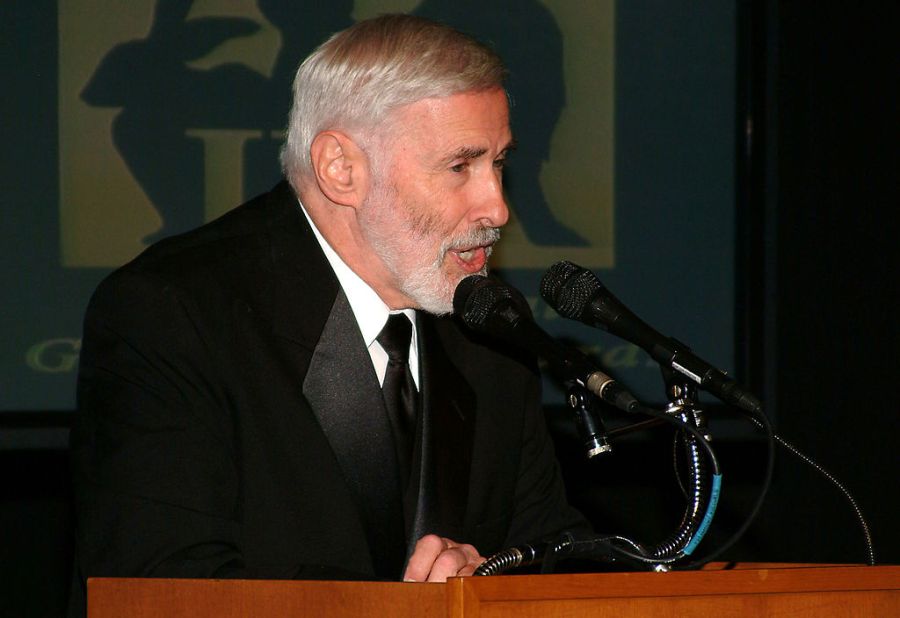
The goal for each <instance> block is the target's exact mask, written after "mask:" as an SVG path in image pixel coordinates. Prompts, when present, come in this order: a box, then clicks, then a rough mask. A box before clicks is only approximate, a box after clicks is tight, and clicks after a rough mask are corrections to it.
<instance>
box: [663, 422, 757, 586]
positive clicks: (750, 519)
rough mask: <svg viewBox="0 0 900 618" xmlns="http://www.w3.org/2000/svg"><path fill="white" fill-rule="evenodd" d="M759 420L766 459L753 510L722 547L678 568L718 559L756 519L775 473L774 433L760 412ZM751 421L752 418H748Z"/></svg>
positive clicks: (692, 566)
mask: <svg viewBox="0 0 900 618" xmlns="http://www.w3.org/2000/svg"><path fill="white" fill-rule="evenodd" d="M757 416H758V417H759V420H758V421H757V426H758V427H760V428H761V429H763V431H765V432H766V445H767V447H768V449H767V457H766V472H765V476H764V477H763V484H762V488H761V489H760V491H759V495H758V496H757V498H756V502H755V503H754V504H753V508H752V509H751V510H750V514H749V515H748V516H747V518H746V519H745V520H744V523H743V524H741V527H740V528H738V530H737V532H735V533H734V534H733V535H732V536H731V538H729V539H728V540H727V541H725V542H724V543H723V544H722V545H720V546H719V547H718V548H717V549H716V550H714V551H712V552H710V553H709V554H707V555H706V556H703V557H702V558H700V559H698V560H694V561H693V562H689V563H687V564H684V565H680V566H679V568H683V569H696V568H698V567H701V566H703V565H704V564H706V563H707V562H710V561H711V560H713V559H714V558H716V557H718V556H719V555H721V554H722V552H724V551H725V550H727V549H728V548H729V547H731V546H732V545H734V544H735V543H736V542H737V540H738V539H739V538H741V537H742V536H743V535H744V533H745V532H746V531H747V528H749V527H750V524H751V523H753V520H754V519H755V518H756V515H757V514H758V513H759V509H760V508H761V507H762V504H763V501H764V500H765V498H766V494H768V493H769V488H770V487H771V486H772V474H773V472H774V471H775V432H774V431H772V424H771V423H770V422H769V419H768V418H767V417H766V415H765V414H764V413H763V412H762V411H760V412H759V413H758V415H757ZM750 418H751V420H753V417H750Z"/></svg>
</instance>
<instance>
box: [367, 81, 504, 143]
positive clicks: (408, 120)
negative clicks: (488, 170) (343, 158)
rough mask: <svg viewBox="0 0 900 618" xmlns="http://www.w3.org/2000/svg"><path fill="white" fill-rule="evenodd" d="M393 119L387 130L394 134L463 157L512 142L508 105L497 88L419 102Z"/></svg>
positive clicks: (397, 112)
mask: <svg viewBox="0 0 900 618" xmlns="http://www.w3.org/2000/svg"><path fill="white" fill-rule="evenodd" d="M393 119H394V122H391V123H390V125H392V126H391V128H390V129H388V131H390V132H393V133H394V135H397V136H404V135H405V136H407V137H411V138H414V139H417V140H425V141H426V142H427V143H428V144H429V145H431V146H432V147H433V148H436V149H443V150H460V151H461V152H460V153H459V155H460V156H461V157H463V158H472V157H473V156H480V155H481V154H484V152H485V151H486V150H487V149H488V148H490V149H495V148H496V149H498V150H503V149H506V148H507V146H508V145H509V142H511V141H512V133H511V129H510V125H509V104H508V102H507V99H506V93H505V92H504V91H503V90H502V89H499V88H497V89H492V90H479V91H468V92H461V93H455V94H452V95H448V96H445V97H429V98H425V99H420V100H418V101H415V102H413V103H409V104H407V105H404V106H402V107H400V108H398V109H397V110H395V112H394V114H393ZM385 128H386V129H387V127H385ZM423 133H424V134H423ZM472 140H474V141H472ZM479 149H481V150H482V152H477V153H475V151H476V150H479ZM473 153H474V154H473Z"/></svg>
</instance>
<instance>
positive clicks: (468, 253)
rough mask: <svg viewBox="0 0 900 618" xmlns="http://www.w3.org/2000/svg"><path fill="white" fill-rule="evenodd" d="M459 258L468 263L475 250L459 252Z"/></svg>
mask: <svg viewBox="0 0 900 618" xmlns="http://www.w3.org/2000/svg"><path fill="white" fill-rule="evenodd" d="M459 257H460V258H462V259H463V260H465V261H466V262H468V261H469V260H471V259H472V258H473V257H475V249H469V250H468V251H460V252H459Z"/></svg>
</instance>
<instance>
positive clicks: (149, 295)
mask: <svg viewBox="0 0 900 618" xmlns="http://www.w3.org/2000/svg"><path fill="white" fill-rule="evenodd" d="M316 251H318V253H319V254H321V250H319V249H318V245H317V244H316V243H315V239H314V237H313V236H312V232H311V230H310V229H309V226H308V225H307V224H306V221H305V219H304V217H303V215H302V213H301V212H300V211H299V207H298V204H297V200H296V198H295V197H294V194H293V191H292V189H291V188H290V186H288V185H287V183H281V184H279V185H278V186H276V187H275V188H274V189H273V190H272V191H269V192H268V193H265V194H262V195H260V196H258V197H256V198H254V199H252V200H250V201H249V202H246V203H244V204H242V205H240V206H238V207H236V208H235V209H233V210H232V211H230V212H228V213H226V214H225V215H223V216H222V217H220V218H218V219H216V220H215V221H212V222H210V223H207V224H206V225H203V226H201V227H199V228H197V229H194V230H191V231H189V232H186V233H184V234H180V235H178V236H172V237H170V238H166V239H163V240H161V241H159V242H157V243H156V244H154V245H152V246H151V247H149V248H147V249H146V250H145V251H144V252H143V253H141V254H140V255H139V256H137V257H136V258H135V259H133V260H132V261H131V262H129V263H127V264H125V265H123V266H121V267H120V268H118V269H117V270H115V271H114V272H113V273H111V274H110V275H109V276H108V277H106V278H105V279H104V281H103V282H101V284H100V285H99V286H98V288H97V290H96V291H95V293H94V296H93V298H92V302H91V308H92V309H94V310H98V309H99V308H100V307H101V306H103V307H107V306H109V307H107V309H106V311H115V310H120V311H121V305H122V303H130V304H132V305H133V304H135V303H139V302H142V301H146V300H148V299H150V300H152V299H160V298H163V297H165V298H169V299H172V300H173V301H176V302H178V303H184V302H187V303H188V304H191V305H194V306H197V307H198V308H199V309H200V310H201V312H202V313H203V314H204V315H206V314H211V313H215V312H216V311H221V310H222V308H224V307H229V306H233V305H235V303H238V304H241V305H243V306H251V307H258V308H264V307H266V306H267V305H269V304H271V303H270V302H269V300H270V299H271V298H272V297H273V294H274V293H275V292H274V290H275V289H276V288H277V287H279V286H281V285H284V286H294V287H302V288H303V289H304V290H306V291H307V292H309V293H312V292H314V291H315V290H316V289H318V287H320V286H319V283H320V282H321V281H323V280H324V278H323V275H322V274H321V273H322V272H323V268H322V266H321V265H322V264H323V263H324V264H326V266H325V268H327V263H325V262H324V259H325V258H324V256H321V255H319V257H316Z"/></svg>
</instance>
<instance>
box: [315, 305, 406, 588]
mask: <svg viewBox="0 0 900 618" xmlns="http://www.w3.org/2000/svg"><path fill="white" fill-rule="evenodd" d="M303 393H304V395H305V396H306V398H307V400H308V401H309V403H310V405H311V407H312V411H313V414H315V416H316V418H317V419H318V421H319V425H320V426H321V427H322V431H324V432H325V435H326V436H327V437H328V442H329V443H330V444H331V448H332V450H333V451H334V454H335V457H336V458H337V460H338V464H339V465H340V467H341V471H342V472H343V474H344V478H345V479H346V480H347V484H348V485H349V487H350V489H351V491H352V493H353V495H354V497H355V498H356V503H357V507H358V508H359V511H360V513H361V514H362V517H363V520H364V522H365V529H366V533H367V537H368V542H369V548H370V550H371V553H372V556H373V559H374V564H373V566H374V568H375V572H376V573H377V574H378V575H381V576H382V577H388V578H392V579H395V578H397V577H399V576H400V573H399V571H400V569H401V567H402V562H403V558H404V554H405V549H406V547H405V546H406V544H405V542H404V539H405V537H404V525H403V511H402V508H401V494H400V485H399V481H398V478H399V475H398V471H397V460H396V456H395V451H394V442H393V439H392V437H391V428H390V425H389V423H388V419H387V413H386V412H385V409H384V400H383V398H382V395H381V388H380V387H379V385H378V378H377V377H376V375H375V370H374V368H373V367H372V361H371V359H370V358H369V353H368V351H367V350H366V347H365V345H364V343H363V339H362V335H361V334H360V332H359V326H358V325H357V323H356V319H355V317H354V316H353V311H352V309H351V308H350V304H349V303H348V302H347V297H346V296H345V295H344V292H343V290H341V291H339V292H338V295H337V298H336V299H335V301H334V306H333V307H332V309H331V315H330V317H329V319H328V321H327V322H326V324H325V328H324V330H323V331H322V335H321V337H320V338H319V343H318V345H317V346H316V349H315V352H313V356H312V359H311V361H310V366H309V370H308V371H307V373H306V378H305V379H304V381H303Z"/></svg>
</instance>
